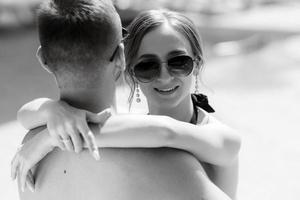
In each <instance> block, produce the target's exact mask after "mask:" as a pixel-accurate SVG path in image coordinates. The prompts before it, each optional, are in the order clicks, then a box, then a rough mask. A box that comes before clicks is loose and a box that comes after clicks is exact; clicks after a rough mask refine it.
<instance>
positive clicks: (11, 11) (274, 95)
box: [0, 0, 300, 200]
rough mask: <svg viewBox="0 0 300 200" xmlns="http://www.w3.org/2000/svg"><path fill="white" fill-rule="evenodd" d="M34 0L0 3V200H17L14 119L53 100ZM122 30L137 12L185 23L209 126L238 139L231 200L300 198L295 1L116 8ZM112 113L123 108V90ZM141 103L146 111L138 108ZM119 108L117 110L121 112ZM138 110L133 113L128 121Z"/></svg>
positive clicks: (193, 1)
mask: <svg viewBox="0 0 300 200" xmlns="http://www.w3.org/2000/svg"><path fill="white" fill-rule="evenodd" d="M40 2H41V0H26V1H25V0H0V158H1V161H0V188H1V189H0V191H1V192H0V199H3V200H17V199H18V192H17V184H16V182H12V181H11V180H10V160H11V158H12V156H13V155H14V153H15V151H16V148H17V146H18V144H19V143H20V141H21V139H22V137H23V136H24V134H25V130H24V129H23V128H22V127H21V126H20V125H19V124H18V123H17V122H16V112H17V110H18V109H19V108H20V106H21V105H23V104H24V103H26V102H28V101H30V100H32V99H34V98H38V97H50V98H57V90H56V87H55V84H54V81H53V79H52V77H51V76H50V75H49V74H48V73H46V72H45V71H44V70H43V69H42V68H41V67H40V66H39V64H38V62H37V60H36V58H35V52H36V49H37V47H38V45H39V42H38V36H37V32H36V29H35V14H34V13H35V10H36V8H37V7H38V4H39V3H40ZM114 2H115V5H116V7H117V8H118V11H119V13H120V16H121V18H122V21H123V24H124V26H126V25H127V24H128V23H130V21H131V20H132V19H133V18H134V17H135V16H136V15H137V13H139V12H140V11H141V10H145V9H157V8H168V9H171V10H176V11H180V12H183V13H185V14H186V15H187V16H189V17H190V18H191V19H192V20H193V21H194V22H195V24H196V25H197V26H198V28H199V31H200V34H201V36H202V40H203V43H204V47H205V48H204V51H205V60H206V65H205V70H204V74H203V83H204V84H203V87H202V92H203V93H205V94H207V95H208V97H209V100H210V103H211V104H212V105H213V107H214V108H215V110H216V111H217V112H216V114H215V115H216V116H217V117H218V118H219V119H220V120H221V121H223V122H225V123H227V124H229V125H230V126H232V127H234V128H235V129H237V130H238V131H239V132H240V134H241V135H242V137H243V145H242V149H241V153H240V183H239V193H238V197H239V199H243V200H248V199H249V200H250V199H263V200H266V199H271V200H277V199H278V200H279V199H299V198H300V190H299V189H300V188H299V185H300V172H299V169H300V137H299V130H300V129H299V126H298V124H299V123H297V122H298V121H299V120H300V114H299V113H300V104H299V102H300V1H299V0H156V1H155V0H152V1H149V0H115V1H114ZM119 91H120V93H119V95H118V102H119V105H121V106H122V105H123V104H124V102H126V100H127V98H126V95H125V94H124V93H122V92H123V90H122V88H121V89H120V90H119ZM143 102H145V101H143ZM121 106H120V107H121ZM143 106H145V105H144V104H141V105H139V106H138V105H133V112H134V111H135V110H136V111H138V110H140V109H143Z"/></svg>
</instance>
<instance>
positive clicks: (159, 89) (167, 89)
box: [154, 86, 179, 95]
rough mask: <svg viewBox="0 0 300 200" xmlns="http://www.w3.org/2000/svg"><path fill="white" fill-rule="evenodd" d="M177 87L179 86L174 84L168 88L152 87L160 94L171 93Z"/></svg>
mask: <svg viewBox="0 0 300 200" xmlns="http://www.w3.org/2000/svg"><path fill="white" fill-rule="evenodd" d="M178 88H179V86H175V87H169V88H154V90H155V91H156V92H158V93H159V94H162V95H170V94H173V93H174V92H175V91H176V90H177V89H178Z"/></svg>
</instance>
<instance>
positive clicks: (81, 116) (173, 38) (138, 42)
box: [13, 10, 240, 198]
mask: <svg viewBox="0 0 300 200" xmlns="http://www.w3.org/2000/svg"><path fill="white" fill-rule="evenodd" d="M128 31H129V36H128V37H127V38H126V40H125V54H126V58H127V66H126V74H125V75H126V78H127V82H128V83H129V85H130V86H131V89H132V92H131V95H130V101H132V98H133V96H134V95H133V92H134V91H135V90H136V92H137V94H136V97H137V102H139V101H140V99H139V97H140V94H139V92H140V91H139V88H140V89H141V90H142V92H143V93H144V95H145V96H146V98H147V102H148V110H149V115H150V116H149V117H147V118H145V120H144V122H143V123H140V124H135V125H134V126H131V127H126V123H125V124H123V125H120V126H119V124H118V127H116V129H118V130H116V131H119V132H120V131H122V128H123V129H128V128H130V129H131V130H132V133H134V134H128V135H123V136H122V137H123V138H125V137H126V140H121V139H120V142H112V143H111V144H105V145H103V144H102V145H103V146H106V147H125V148H130V147H162V146H163V147H172V148H178V149H182V150H186V151H188V152H190V153H192V154H193V155H194V156H195V157H196V158H197V159H198V160H199V161H200V162H201V163H202V165H203V166H204V168H205V171H206V173H207V175H208V176H209V177H210V179H211V180H212V181H213V182H214V183H215V184H216V185H217V186H218V187H219V188H220V189H222V190H223V191H224V192H225V193H226V194H227V195H228V196H230V197H231V198H235V195H236V187H237V172H238V171H237V170H238V159H237V154H238V151H239V147H240V138H239V136H238V135H237V134H236V133H235V132H234V131H233V130H232V129H230V128H228V127H227V126H225V125H224V124H222V123H220V122H218V121H217V120H216V119H214V118H213V117H212V116H210V115H208V113H207V112H206V111H208V112H212V111H213V109H212V108H211V107H210V106H209V105H208V102H207V99H206V97H205V96H204V95H200V94H193V95H192V96H191V93H190V88H191V85H192V81H193V75H194V76H196V84H195V85H196V92H197V91H198V87H199V86H198V81H197V80H198V75H199V72H200V71H201V69H202V64H203V52H202V47H201V43H200V38H199V35H198V33H197V30H196V27H195V25H194V24H193V23H192V22H191V21H190V20H189V19H188V18H186V17H185V16H183V15H181V14H179V13H175V12H169V11H157V10H153V11H146V12H143V13H141V14H140V15H139V16H138V17H137V18H136V19H135V20H134V21H133V22H132V23H131V25H130V26H129V29H128ZM205 110H206V111H205ZM45 113H46V114H45ZM152 115H155V117H156V118H157V117H161V121H162V122H163V123H165V127H171V128H170V129H169V130H172V131H170V132H171V134H170V135H169V136H171V137H169V138H171V139H170V140H168V142H165V141H161V140H160V139H161V138H160V137H158V136H159V134H157V133H156V134H153V132H154V131H153V127H154V126H155V124H153V122H152V121H151V116H152ZM161 115H163V116H161ZM166 116H167V117H166ZM131 117H133V118H134V116H131ZM137 117H138V116H137ZM18 118H19V120H20V121H21V123H22V124H23V125H24V126H25V127H26V128H34V127H37V126H40V125H45V124H47V127H48V129H49V132H50V135H52V136H53V137H54V138H56V140H57V141H58V143H60V145H59V146H60V147H61V148H62V149H67V150H69V151H75V152H80V151H81V150H82V142H79V141H78V138H79V137H74V133H77V134H80V131H79V130H83V129H80V128H77V127H79V126H87V125H86V124H87V122H86V121H90V122H103V121H104V120H103V119H100V120H99V119H97V116H96V115H95V114H93V113H90V112H87V111H84V110H78V109H75V108H72V107H70V106H68V105H67V104H66V103H64V102H61V101H52V100H47V99H46V100H45V99H40V100H36V101H34V102H32V103H29V104H26V105H25V106H24V107H23V108H22V109H21V110H20V111H19V113H18ZM113 118H114V116H112V117H111V120H113ZM127 118H128V116H126V115H125V116H123V118H122V116H121V117H119V118H118V120H119V123H120V124H122V120H123V121H124V120H127ZM109 120H110V119H109ZM73 122H76V126H74V125H73V126H72V124H74V123H73ZM151 123H152V124H151ZM70 124H71V126H70ZM149 124H151V126H150V125H149ZM198 125H201V126H198ZM149 127H150V128H149ZM155 130H156V129H155ZM102 131H103V132H105V125H104V127H103V129H102ZM164 131H165V130H161V133H162V134H163V132H164ZM158 132H160V131H158ZM70 133H73V134H70ZM66 135H68V137H69V138H70V139H69V140H64V141H63V143H62V141H61V140H60V138H66ZM178 136H179V137H178ZM76 138H77V139H76ZM153 138H155V140H151V141H155V142H153V143H152V142H150V139H153ZM174 138H175V139H174ZM179 138H180V139H179ZM170 141H171V142H170ZM100 146H101V145H100ZM20 151H22V149H21V150H20ZM13 177H15V175H13Z"/></svg>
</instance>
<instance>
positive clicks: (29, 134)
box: [22, 126, 46, 144]
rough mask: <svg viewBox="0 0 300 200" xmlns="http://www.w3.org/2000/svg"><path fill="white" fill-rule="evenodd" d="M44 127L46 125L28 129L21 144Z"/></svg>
mask: <svg viewBox="0 0 300 200" xmlns="http://www.w3.org/2000/svg"><path fill="white" fill-rule="evenodd" d="M44 129H46V126H39V127H37V128H34V129H31V130H30V131H28V132H27V133H26V135H25V136H24V138H23V140H22V144H24V143H25V142H27V141H28V140H30V139H31V138H33V137H34V136H35V135H36V134H38V133H39V132H41V131H42V130H44Z"/></svg>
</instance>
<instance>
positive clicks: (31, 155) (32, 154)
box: [11, 131, 57, 192]
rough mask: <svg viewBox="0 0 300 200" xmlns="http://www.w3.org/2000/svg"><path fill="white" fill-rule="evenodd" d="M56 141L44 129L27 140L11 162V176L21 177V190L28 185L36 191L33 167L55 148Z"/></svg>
mask: <svg viewBox="0 0 300 200" xmlns="http://www.w3.org/2000/svg"><path fill="white" fill-rule="evenodd" d="M55 146H57V143H56V141H55V140H54V139H53V138H51V137H50V136H49V135H48V133H47V132H45V131H42V132H40V133H38V134H36V135H34V136H33V137H32V138H31V139H30V140H28V141H27V142H25V143H24V144H23V145H22V146H21V147H20V148H19V149H18V151H17V153H16V154H15V156H14V158H13V160H12V162H11V177H12V179H13V180H14V179H16V177H17V176H18V177H19V181H20V187H21V190H22V191H24V190H25V187H26V186H27V187H28V188H29V189H30V190H31V191H32V192H33V191H34V177H33V175H32V171H31V169H32V168H33V167H34V166H35V165H36V164H37V163H38V162H39V161H40V160H41V159H43V158H44V157H45V156H46V155H47V154H48V153H49V152H50V151H52V150H53V148H54V147H55Z"/></svg>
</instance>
